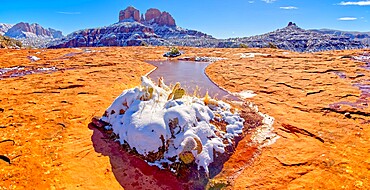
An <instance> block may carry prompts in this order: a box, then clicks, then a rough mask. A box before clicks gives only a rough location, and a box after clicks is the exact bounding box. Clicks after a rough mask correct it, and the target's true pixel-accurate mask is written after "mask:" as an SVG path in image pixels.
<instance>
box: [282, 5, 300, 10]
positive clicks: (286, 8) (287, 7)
mask: <svg viewBox="0 0 370 190" xmlns="http://www.w3.org/2000/svg"><path fill="white" fill-rule="evenodd" d="M280 9H285V10H293V9H298V7H294V6H286V7H280Z"/></svg>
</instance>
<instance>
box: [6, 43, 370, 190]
mask: <svg viewBox="0 0 370 190" xmlns="http://www.w3.org/2000/svg"><path fill="white" fill-rule="evenodd" d="M91 50H93V51H89V53H87V52H85V51H84V50H83V49H57V50H0V55H1V56H0V65H1V68H12V67H15V66H24V67H26V66H35V65H43V64H45V65H46V64H47V65H48V66H43V67H57V68H60V69H62V68H71V67H73V68H75V69H73V70H65V71H56V72H53V73H40V74H34V75H26V76H24V77H15V78H6V79H3V80H0V89H1V91H0V105H1V106H0V107H1V110H0V140H1V141H2V140H6V139H10V140H14V142H15V143H14V144H13V142H9V141H7V142H4V143H5V144H4V143H0V146H1V148H0V155H3V156H6V157H7V158H9V159H10V161H11V164H9V163H7V162H6V161H2V160H0V166H1V170H0V187H2V188H3V187H4V188H13V187H14V186H16V187H17V188H20V189H25V188H29V187H34V188H37V189H51V188H54V187H55V188H57V189H60V188H66V189H76V188H83V189H96V188H101V189H122V188H123V187H125V186H126V187H127V188H128V189H129V188H130V187H140V183H139V184H138V183H137V181H143V184H148V186H147V187H149V188H150V187H163V188H168V187H169V186H171V185H173V184H168V183H167V182H163V181H161V179H163V178H164V177H163V175H159V174H158V173H157V171H158V170H147V169H145V168H142V167H141V164H140V163H138V161H137V160H136V161H135V159H134V160H132V159H130V158H128V157H124V156H122V154H121V153H117V155H116V156H109V155H108V153H112V152H113V153H114V152H115V151H117V149H116V148H115V145H112V146H111V145H110V144H111V141H110V140H109V139H107V137H106V136H104V135H102V134H99V133H100V131H98V130H97V131H95V130H91V129H89V128H87V126H88V124H89V123H90V121H91V118H92V117H93V116H94V115H99V114H102V113H104V111H105V108H106V107H108V106H109V105H110V104H111V102H112V101H113V100H114V99H115V98H116V97H117V96H118V95H119V94H120V92H121V91H123V90H125V89H128V88H132V87H133V86H136V85H138V84H139V82H140V76H142V75H144V74H145V73H147V72H149V71H151V70H152V69H154V67H153V66H151V65H150V64H147V63H145V61H147V60H160V59H163V58H162V54H163V53H164V52H166V51H167V48H165V47H155V48H154V47H135V48H133V47H126V48H92V49H91ZM94 50H96V51H94ZM181 50H183V51H184V52H186V53H185V55H183V56H184V57H185V56H187V57H196V56H198V57H222V58H227V60H219V61H216V62H214V63H212V64H211V65H210V66H209V67H208V68H207V69H206V73H207V75H208V76H209V77H210V78H211V79H212V81H214V82H216V83H217V84H219V85H220V86H221V87H223V88H225V89H227V90H229V91H231V92H238V93H239V92H241V91H245V90H252V91H253V92H254V93H256V94H257V96H254V97H253V98H251V99H250V101H252V102H254V103H256V104H257V105H258V106H259V109H260V110H261V111H262V112H264V113H268V114H269V115H271V116H273V117H275V122H276V123H275V124H274V127H275V130H274V132H276V133H277V134H278V135H279V136H281V138H280V139H278V140H277V142H276V143H275V144H272V145H269V146H265V147H264V148H258V147H253V146H250V144H249V142H248V141H247V139H251V137H250V138H244V140H241V141H240V142H239V145H238V147H237V148H236V149H235V153H234V154H233V155H232V156H231V157H230V158H229V160H228V161H227V162H225V164H224V166H223V168H222V170H221V171H219V172H218V174H217V175H216V176H215V177H214V178H212V180H211V181H210V182H211V183H212V184H213V186H215V187H228V188H233V189H245V188H250V189H266V188H270V189H282V188H283V189H284V188H291V189H302V188H320V189H333V188H334V189H338V188H347V189H355V188H358V189H361V188H362V189H368V188H369V178H368V176H369V169H370V160H369V146H368V144H369V137H370V131H369V124H370V122H369V120H370V119H369V116H368V115H367V113H369V108H368V107H364V108H356V107H351V106H346V105H341V107H340V111H338V112H337V111H334V110H328V108H330V107H329V105H330V104H333V103H336V102H340V101H347V102H356V100H358V99H359V97H360V95H361V91H360V90H359V88H358V87H356V86H353V84H354V82H356V81H357V80H364V81H365V80H369V78H368V77H369V76H370V72H369V71H368V70H366V69H365V68H363V67H362V66H365V65H366V63H364V62H361V61H355V60H352V59H351V58H343V57H352V56H360V55H364V52H365V53H366V52H367V50H356V51H334V52H321V53H305V54H299V53H294V52H288V51H284V50H272V49H212V48H210V49H201V48H181ZM37 52H41V53H40V54H36V53H37ZM240 53H262V54H270V55H271V56H269V57H265V56H255V57H254V58H241V57H240V55H241V54H240ZM66 54H69V55H72V56H64V55H66ZM32 55H37V57H39V58H41V60H39V61H37V62H30V61H29V60H28V58H27V56H32ZM333 71H341V72H344V73H345V74H346V78H340V77H339V76H337V75H336V74H335V73H333ZM358 73H362V74H363V75H364V76H362V77H357V78H356V76H357V75H358ZM353 80H355V81H353ZM72 87H73V88H72ZM101 87H103V88H101ZM81 92H84V93H81ZM92 105H95V106H92ZM346 113H349V114H350V116H351V117H350V118H349V117H348V114H346ZM250 123H251V124H252V123H253V121H250ZM97 132H98V133H97ZM316 137H318V138H316ZM255 138H257V137H255ZM320 139H322V140H320ZM322 141H324V142H322ZM96 144H100V145H99V146H97V145H96ZM103 147H104V148H103ZM251 153H252V154H251ZM254 153H257V154H254ZM114 154H115V153H114ZM246 155H258V156H246ZM126 156H127V155H126ZM122 158H123V159H122ZM126 158H127V159H126ZM130 166H132V167H130ZM137 168H139V169H137ZM125 171H126V172H125ZM87 172H88V173H89V175H86V173H87ZM133 173H135V174H133ZM125 175H126V176H125ZM158 175H159V177H158ZM127 176H129V177H127ZM152 176H154V177H152ZM149 178H150V179H149ZM134 179H135V180H134ZM146 179H149V180H148V183H146ZM166 179H167V178H166ZM168 179H170V178H168ZM171 179H172V178H171ZM136 180H137V181H136ZM138 185H139V186H138ZM174 187H176V184H175V182H174Z"/></svg>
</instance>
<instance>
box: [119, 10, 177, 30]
mask: <svg viewBox="0 0 370 190" xmlns="http://www.w3.org/2000/svg"><path fill="white" fill-rule="evenodd" d="M126 21H136V22H140V23H143V24H145V23H148V24H157V25H159V26H170V27H174V26H176V22H175V19H174V18H173V17H172V15H171V14H170V13H168V12H165V11H164V12H161V11H160V10H158V9H154V8H151V9H148V10H147V11H146V13H145V17H144V15H141V16H140V11H139V10H137V9H136V8H135V7H133V6H129V7H127V8H126V9H125V10H122V11H120V13H119V22H126Z"/></svg>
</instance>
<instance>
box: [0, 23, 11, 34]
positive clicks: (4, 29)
mask: <svg viewBox="0 0 370 190" xmlns="http://www.w3.org/2000/svg"><path fill="white" fill-rule="evenodd" d="M11 27H13V25H11V24H3V23H0V35H2V36H3V35H4V34H5V32H7V31H8V30H9V29H10V28H11Z"/></svg>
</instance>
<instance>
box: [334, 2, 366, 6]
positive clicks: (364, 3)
mask: <svg viewBox="0 0 370 190" xmlns="http://www.w3.org/2000/svg"><path fill="white" fill-rule="evenodd" d="M339 5H359V6H369V5H370V1H342V2H340V3H339Z"/></svg>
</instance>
